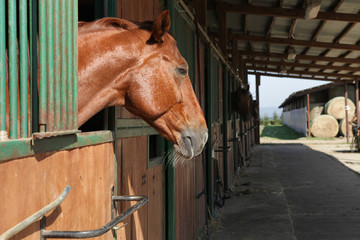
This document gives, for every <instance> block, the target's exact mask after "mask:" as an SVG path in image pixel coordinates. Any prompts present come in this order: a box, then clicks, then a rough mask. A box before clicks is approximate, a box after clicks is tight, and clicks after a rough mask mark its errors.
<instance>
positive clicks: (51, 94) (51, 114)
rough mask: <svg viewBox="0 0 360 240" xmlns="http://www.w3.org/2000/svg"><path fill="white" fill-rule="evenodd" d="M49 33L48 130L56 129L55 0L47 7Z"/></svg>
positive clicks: (47, 29) (49, 2)
mask: <svg viewBox="0 0 360 240" xmlns="http://www.w3.org/2000/svg"><path fill="white" fill-rule="evenodd" d="M46 20H47V25H46V34H47V81H48V86H47V87H48V88H47V94H48V97H47V107H48V109H47V131H50V132H52V131H54V121H55V113H54V112H55V111H54V100H55V96H54V1H52V0H51V1H49V0H48V1H47V8H46Z"/></svg>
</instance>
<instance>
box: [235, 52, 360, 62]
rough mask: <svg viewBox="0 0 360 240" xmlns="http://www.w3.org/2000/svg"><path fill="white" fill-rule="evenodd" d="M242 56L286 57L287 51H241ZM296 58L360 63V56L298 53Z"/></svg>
mask: <svg viewBox="0 0 360 240" xmlns="http://www.w3.org/2000/svg"><path fill="white" fill-rule="evenodd" d="M239 54H240V55H242V56H253V57H267V58H268V57H271V58H279V59H286V58H287V54H286V53H267V52H255V51H239ZM295 59H296V60H310V61H324V62H342V63H350V64H351V63H359V62H360V59H358V58H345V57H344V56H341V57H323V56H311V55H296V57H295Z"/></svg>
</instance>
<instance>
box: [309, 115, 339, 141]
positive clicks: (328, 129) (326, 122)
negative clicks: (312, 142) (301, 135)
mask: <svg viewBox="0 0 360 240" xmlns="http://www.w3.org/2000/svg"><path fill="white" fill-rule="evenodd" d="M310 130H311V134H312V135H313V136H314V137H335V136H336V135H337V134H338V132H339V123H338V121H337V120H336V119H335V118H334V117H333V116H331V115H326V114H324V115H320V116H318V117H316V118H315V119H314V120H312V121H311V124H310Z"/></svg>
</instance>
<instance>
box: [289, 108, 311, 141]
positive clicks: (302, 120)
mask: <svg viewBox="0 0 360 240" xmlns="http://www.w3.org/2000/svg"><path fill="white" fill-rule="evenodd" d="M306 114H307V111H306V108H299V109H294V110H291V111H288V112H283V124H284V125H286V126H288V127H289V128H292V129H294V130H295V131H297V132H299V133H302V134H304V136H306V134H307V116H306Z"/></svg>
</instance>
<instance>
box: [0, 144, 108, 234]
mask: <svg viewBox="0 0 360 240" xmlns="http://www.w3.org/2000/svg"><path fill="white" fill-rule="evenodd" d="M113 151H114V149H113V144H112V143H104V144H99V145H95V146H88V147H83V148H78V149H73V150H67V151H59V152H48V153H43V154H38V155H35V156H33V157H26V158H20V159H16V160H11V161H7V162H3V163H1V164H0V185H1V190H0V199H1V204H0V213H1V214H0V215H1V217H0V233H3V232H5V231H6V230H8V229H9V228H11V227H13V226H15V225H16V224H17V223H19V222H21V221H22V220H24V219H25V218H27V217H29V216H30V215H32V214H34V213H35V212H36V211H38V210H40V209H41V208H43V207H44V206H46V205H47V204H49V203H50V202H52V201H54V200H55V199H56V198H57V197H58V195H59V194H60V193H61V192H62V191H63V190H64V188H65V187H66V186H67V185H70V186H71V187H72V189H71V191H70V193H69V195H68V196H67V197H66V198H65V200H64V202H63V203H62V204H61V205H60V206H59V207H58V208H56V209H55V210H54V211H52V212H50V213H49V214H47V217H48V218H47V227H46V229H48V230H59V231H84V230H89V229H97V228H100V227H102V226H103V225H105V224H106V223H108V222H109V221H110V220H111V188H112V187H113V186H114V154H113ZM39 231H40V222H39V221H36V222H35V223H33V224H32V225H31V226H29V227H28V228H26V229H24V230H23V231H21V232H20V233H18V234H17V235H16V236H15V237H14V238H12V239H26V240H30V239H34V240H38V239H39V237H40V232H39ZM94 239H108V240H111V239H113V236H112V233H111V231H110V232H108V233H107V234H105V235H103V236H101V237H97V238H94Z"/></svg>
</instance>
